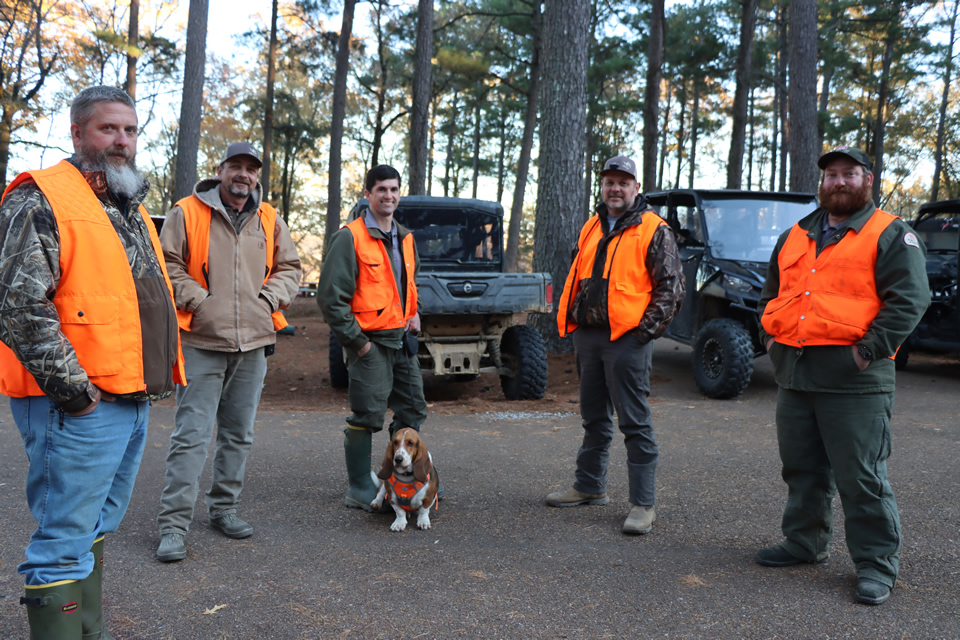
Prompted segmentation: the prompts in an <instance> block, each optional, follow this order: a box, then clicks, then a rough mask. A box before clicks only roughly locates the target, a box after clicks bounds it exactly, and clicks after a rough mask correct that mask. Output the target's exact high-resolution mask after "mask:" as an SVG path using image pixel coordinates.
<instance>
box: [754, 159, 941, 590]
mask: <svg viewBox="0 0 960 640" xmlns="http://www.w3.org/2000/svg"><path fill="white" fill-rule="evenodd" d="M817 166H818V167H820V169H821V170H823V179H822V182H821V184H820V193H819V198H820V208H818V209H817V210H816V211H814V212H813V213H811V214H810V215H808V216H807V217H806V218H804V219H802V220H801V221H800V222H798V223H797V224H796V225H794V226H793V228H792V229H789V230H788V231H786V232H784V233H783V235H781V236H780V239H779V241H778V242H777V246H776V248H775V249H774V252H773V255H772V257H771V258H770V264H769V267H768V269H767V280H766V283H765V285H764V288H763V293H762V295H761V298H760V307H759V310H760V313H761V314H762V318H761V320H762V325H763V327H762V329H761V331H760V333H761V339H762V340H763V341H764V342H765V343H766V345H767V351H769V353H770V359H771V361H772V362H773V365H774V369H775V374H776V379H777V384H778V385H779V387H780V389H779V393H778V394H777V413H776V421H777V441H778V443H779V447H780V460H781V462H782V464H783V471H782V477H783V480H784V482H786V484H787V504H786V508H785V509H784V512H783V522H782V530H783V535H784V538H785V539H784V540H783V541H782V542H781V543H780V544H777V545H774V546H771V547H766V548H764V549H761V550H760V551H758V552H757V554H756V561H757V562H758V563H759V564H761V565H763V566H767V567H789V566H793V565H797V564H804V563H819V562H824V561H825V560H826V559H827V558H828V556H829V554H830V549H829V546H830V539H831V537H832V535H833V498H834V497H835V496H836V495H837V493H838V492H839V494H840V500H841V503H842V504H843V513H844V517H845V530H846V538H847V548H848V549H849V551H850V557H851V559H852V560H853V562H854V565H855V566H856V572H857V589H856V595H855V597H856V599H857V601H858V602H862V603H864V604H870V605H878V604H881V603H883V602H884V601H886V599H887V598H888V597H889V596H890V590H891V589H892V588H893V586H894V585H895V584H896V580H897V571H898V569H899V560H900V517H899V515H898V512H897V502H896V500H895V499H894V495H893V490H892V489H891V488H890V483H889V482H888V481H887V458H888V457H889V456H890V417H891V413H892V411H893V392H894V387H895V373H894V361H893V357H894V354H895V353H896V351H897V348H898V347H899V346H900V345H901V344H902V343H903V341H904V340H906V338H907V336H908V335H909V334H910V332H911V331H912V330H913V328H914V327H915V326H916V325H917V323H918V322H919V321H920V317H921V316H922V315H923V312H924V311H925V310H926V308H927V306H928V305H929V304H930V291H929V288H928V284H927V275H926V266H925V263H926V260H925V255H926V249H925V248H924V246H923V243H922V242H921V241H920V239H919V238H917V236H916V234H915V233H914V232H913V230H912V229H911V228H910V226H909V225H907V224H906V223H905V222H904V221H903V220H901V219H900V218H898V217H896V216H894V215H891V214H889V213H887V212H885V211H882V210H880V209H878V208H877V207H876V206H875V205H874V203H873V197H872V188H873V174H872V173H870V159H869V158H868V157H867V155H866V154H865V153H864V152H863V151H861V150H860V149H854V148H851V147H837V148H836V149H833V150H832V151H829V152H827V153H825V154H823V156H821V157H820V160H819V161H818V162H817Z"/></svg>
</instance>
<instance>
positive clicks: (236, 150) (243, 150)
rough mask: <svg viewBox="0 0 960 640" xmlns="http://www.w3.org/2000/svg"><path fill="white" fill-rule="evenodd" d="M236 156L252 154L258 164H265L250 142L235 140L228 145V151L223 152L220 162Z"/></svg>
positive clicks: (260, 165)
mask: <svg viewBox="0 0 960 640" xmlns="http://www.w3.org/2000/svg"><path fill="white" fill-rule="evenodd" d="M236 156H250V157H251V158H253V159H254V160H256V161H257V166H259V167H262V166H263V163H262V162H261V161H260V154H259V153H257V150H256V149H254V148H253V145H252V144H250V143H249V142H234V143H233V144H232V145H230V146H229V147H227V152H226V153H224V154H223V159H222V160H221V161H220V164H223V163H224V162H226V161H227V160H229V159H230V158H234V157H236Z"/></svg>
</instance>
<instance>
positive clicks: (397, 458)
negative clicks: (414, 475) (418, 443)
mask: <svg viewBox="0 0 960 640" xmlns="http://www.w3.org/2000/svg"><path fill="white" fill-rule="evenodd" d="M393 464H395V465H401V464H403V456H394V457H393Z"/></svg>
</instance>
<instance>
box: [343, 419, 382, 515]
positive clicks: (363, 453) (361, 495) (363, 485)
mask: <svg viewBox="0 0 960 640" xmlns="http://www.w3.org/2000/svg"><path fill="white" fill-rule="evenodd" d="M344 434H346V435H345V437H344V439H343V453H344V457H345V458H346V461H347V477H348V478H349V479H350V486H349V487H347V495H346V496H344V498H343V504H345V505H346V506H348V507H350V508H352V509H363V510H364V511H373V509H372V508H371V507H370V503H371V502H373V499H374V498H376V497H377V490H378V489H379V488H380V485H379V484H378V483H379V480H377V479H376V476H375V475H374V474H373V472H372V471H371V470H370V452H371V451H372V449H373V434H371V433H370V431H369V430H367V429H364V428H362V427H354V426H352V425H351V426H348V427H347V428H346V429H344Z"/></svg>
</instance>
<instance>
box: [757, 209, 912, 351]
mask: <svg viewBox="0 0 960 640" xmlns="http://www.w3.org/2000/svg"><path fill="white" fill-rule="evenodd" d="M895 219H896V216H894V215H891V214H889V213H887V212H886V211H882V210H880V209H877V210H876V211H875V212H874V214H873V216H871V218H870V219H869V220H868V221H867V223H866V224H864V225H863V228H862V229H861V230H860V231H859V233H858V232H856V231H854V230H852V229H851V230H849V231H847V232H846V234H845V235H844V236H843V238H842V239H841V240H840V242H837V243H834V244H828V245H827V246H826V247H824V249H823V251H821V252H820V255H819V256H818V255H817V241H816V240H815V239H813V238H811V237H809V236H808V232H807V231H806V230H804V229H802V228H800V226H799V225H794V226H793V229H791V230H790V234H789V235H788V236H787V240H786V242H784V244H783V247H782V248H781V249H780V254H779V255H778V256H777V264H778V265H779V268H780V290H779V292H778V294H777V297H776V298H774V299H773V300H771V301H770V302H769V303H768V304H767V307H766V309H765V310H764V312H763V317H762V318H761V322H762V324H763V328H764V330H765V331H766V332H767V333H769V334H770V335H771V336H773V337H774V339H775V340H776V341H777V342H779V343H781V344H785V345H788V346H791V347H796V346H801V347H802V346H816V345H830V344H839V345H844V344H856V343H857V342H858V341H859V340H860V339H862V338H863V336H864V335H865V334H866V333H867V330H868V329H869V328H870V324H871V323H872V322H873V319H874V318H876V317H877V313H878V312H879V311H880V309H881V308H882V307H883V301H881V300H880V296H879V295H877V282H876V264H877V241H878V240H879V239H880V234H882V233H883V231H884V230H885V229H886V228H887V227H888V226H890V224H891V223H892V222H893V221H894V220H895Z"/></svg>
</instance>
